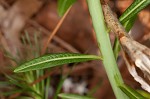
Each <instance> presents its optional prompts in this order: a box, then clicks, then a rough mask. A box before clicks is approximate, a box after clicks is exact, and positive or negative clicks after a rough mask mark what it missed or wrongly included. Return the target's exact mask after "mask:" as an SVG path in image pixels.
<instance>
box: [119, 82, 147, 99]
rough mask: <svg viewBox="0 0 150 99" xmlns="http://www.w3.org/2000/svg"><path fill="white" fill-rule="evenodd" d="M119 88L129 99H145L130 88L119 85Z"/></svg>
mask: <svg viewBox="0 0 150 99" xmlns="http://www.w3.org/2000/svg"><path fill="white" fill-rule="evenodd" d="M119 88H120V89H121V90H122V91H123V92H124V93H125V94H126V95H127V96H128V97H129V98H130V99H146V98H145V97H144V96H142V95H141V94H140V93H138V92H137V91H135V90H134V89H132V88H131V87H129V86H127V85H125V84H121V85H119Z"/></svg>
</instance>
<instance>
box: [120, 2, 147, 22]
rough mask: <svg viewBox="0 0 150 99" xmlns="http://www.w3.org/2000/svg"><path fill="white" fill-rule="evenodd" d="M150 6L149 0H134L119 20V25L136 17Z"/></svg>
mask: <svg viewBox="0 0 150 99" xmlns="http://www.w3.org/2000/svg"><path fill="white" fill-rule="evenodd" d="M149 4H150V0H134V2H133V3H132V4H131V5H130V6H129V7H128V8H127V9H126V11H125V12H124V13H123V14H122V15H121V17H120V18H119V20H120V22H121V23H125V22H126V21H127V20H129V19H130V18H132V17H133V16H135V15H137V13H138V12H140V11H141V10H142V9H144V8H145V7H146V6H148V5H149Z"/></svg>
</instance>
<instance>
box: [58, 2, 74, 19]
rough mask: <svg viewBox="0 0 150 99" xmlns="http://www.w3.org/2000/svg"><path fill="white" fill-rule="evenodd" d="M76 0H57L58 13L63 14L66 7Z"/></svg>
mask: <svg viewBox="0 0 150 99" xmlns="http://www.w3.org/2000/svg"><path fill="white" fill-rule="evenodd" d="M75 1H76V0H59V1H58V14H59V16H63V15H64V13H65V12H66V11H67V9H68V8H69V7H70V6H71V5H72V4H73V3H74V2H75Z"/></svg>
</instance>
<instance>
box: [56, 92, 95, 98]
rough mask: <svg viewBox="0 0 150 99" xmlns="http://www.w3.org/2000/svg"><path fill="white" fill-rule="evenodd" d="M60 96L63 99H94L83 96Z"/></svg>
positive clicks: (63, 94) (62, 94)
mask: <svg viewBox="0 0 150 99" xmlns="http://www.w3.org/2000/svg"><path fill="white" fill-rule="evenodd" d="M58 96H59V97H60V98H62V99H94V98H91V97H87V96H81V95H77V94H65V93H61V94H59V95H58Z"/></svg>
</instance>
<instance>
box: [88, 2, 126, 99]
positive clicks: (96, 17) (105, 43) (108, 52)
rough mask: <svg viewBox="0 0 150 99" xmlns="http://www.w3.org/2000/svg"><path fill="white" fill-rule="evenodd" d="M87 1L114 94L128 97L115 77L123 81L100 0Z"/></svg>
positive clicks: (123, 98)
mask: <svg viewBox="0 0 150 99" xmlns="http://www.w3.org/2000/svg"><path fill="white" fill-rule="evenodd" d="M87 3H88V7H89V11H90V14H91V18H92V21H93V26H94V30H95V33H96V37H97V42H98V45H99V49H100V51H101V54H102V56H103V65H104V67H105V70H106V73H107V76H108V78H109V81H110V84H111V86H112V89H113V91H114V94H115V96H116V98H117V99H128V97H127V96H126V95H125V94H124V93H123V92H122V91H121V90H120V89H119V88H118V85H117V82H116V80H115V79H114V77H115V76H118V81H119V82H120V83H123V80H122V77H121V74H120V72H119V69H118V67H117V63H116V60H115V57H114V54H113V51H112V47H111V43H110V39H109V34H108V33H107V30H106V27H105V22H104V17H103V12H102V8H101V5H100V0H87Z"/></svg>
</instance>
